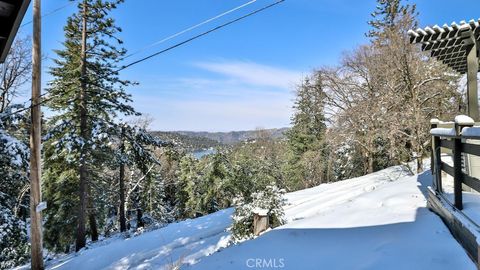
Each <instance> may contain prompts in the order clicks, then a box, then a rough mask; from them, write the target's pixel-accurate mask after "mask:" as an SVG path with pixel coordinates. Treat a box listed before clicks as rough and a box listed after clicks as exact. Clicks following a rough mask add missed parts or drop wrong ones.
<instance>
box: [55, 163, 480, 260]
mask: <svg viewBox="0 0 480 270" xmlns="http://www.w3.org/2000/svg"><path fill="white" fill-rule="evenodd" d="M430 179H431V176H430V174H428V173H424V174H422V175H420V176H408V175H406V173H405V171H404V170H402V169H401V168H400V167H392V168H389V169H386V170H383V171H381V172H377V173H375V174H371V175H367V176H364V177H359V178H355V179H350V180H346V181H342V182H337V183H333V184H325V185H320V186H318V187H315V188H311V189H306V190H301V191H298V192H293V193H289V194H288V195H287V197H288V200H289V205H288V206H286V209H285V211H286V215H287V218H288V220H289V223H288V224H286V225H285V226H282V227H279V228H276V229H274V230H271V231H269V232H267V233H265V234H264V235H262V236H260V237H258V238H256V239H254V240H251V241H247V242H244V243H242V244H240V245H237V246H230V247H228V248H224V247H225V246H226V244H227V242H228V239H229V235H228V233H227V232H225V229H226V228H227V227H228V226H229V225H230V223H231V218H230V215H231V213H232V211H233V210H232V209H227V210H223V211H219V212H217V213H214V214H212V215H208V216H205V217H202V218H198V219H194V220H187V221H184V222H179V223H175V224H171V225H169V226H167V227H165V228H162V229H159V230H156V231H152V232H148V233H145V234H143V235H141V236H139V237H135V238H131V239H128V240H123V239H117V240H114V241H112V242H111V243H109V244H107V245H103V246H98V247H94V248H91V249H88V250H84V251H82V252H80V254H78V255H76V256H70V257H65V258H61V259H59V260H56V261H53V262H51V263H49V266H48V268H49V269H173V267H174V266H176V265H178V264H183V266H182V269H183V268H188V269H202V270H204V269H272V268H275V269H276V268H282V269H433V268H435V269H475V265H474V264H473V263H472V262H471V261H470V259H469V258H468V257H467V255H466V253H465V252H464V250H463V249H462V248H461V247H460V245H459V244H458V243H457V242H456V241H455V240H454V239H453V237H452V236H451V235H450V233H449V232H448V229H447V228H446V227H445V225H444V224H443V223H442V221H441V220H440V218H438V217H437V216H436V215H435V214H433V213H432V212H430V211H428V210H427V208H426V200H425V197H424V192H425V188H426V187H425V184H423V185H421V183H422V182H423V183H427V182H428V183H429V182H430ZM216 251H218V252H216ZM210 254H211V256H208V255H210Z"/></svg>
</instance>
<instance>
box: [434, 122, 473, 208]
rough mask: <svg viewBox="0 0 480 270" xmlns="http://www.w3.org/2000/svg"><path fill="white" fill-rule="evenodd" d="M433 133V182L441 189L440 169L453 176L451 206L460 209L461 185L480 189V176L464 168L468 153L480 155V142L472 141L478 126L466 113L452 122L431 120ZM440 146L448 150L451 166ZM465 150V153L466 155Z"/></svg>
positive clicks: (438, 190) (461, 206) (440, 190)
mask: <svg viewBox="0 0 480 270" xmlns="http://www.w3.org/2000/svg"><path fill="white" fill-rule="evenodd" d="M431 127H432V129H431V134H432V161H431V162H432V163H431V168H432V174H433V176H434V183H433V186H434V188H435V190H436V191H437V192H439V193H443V188H442V172H445V173H447V174H449V175H451V176H452V177H453V190H454V191H453V193H454V206H455V207H456V208H457V209H459V210H462V209H463V198H462V185H466V186H468V187H470V188H472V189H474V190H476V191H477V192H480V180H479V179H478V178H476V177H473V176H471V175H470V174H469V173H467V172H468V171H469V169H468V168H467V167H468V166H467V159H468V158H469V157H468V155H473V156H478V157H480V145H478V144H472V143H471V141H472V140H480V127H474V122H473V120H472V119H470V118H468V117H464V116H463V117H457V118H456V119H455V122H449V123H446V122H440V121H438V120H436V119H434V120H432V121H431ZM442 148H444V149H448V150H446V151H447V152H450V153H451V157H452V160H453V166H452V165H450V164H447V163H445V162H444V161H442ZM467 154H468V155H467Z"/></svg>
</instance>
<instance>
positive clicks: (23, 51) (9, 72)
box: [0, 37, 32, 112]
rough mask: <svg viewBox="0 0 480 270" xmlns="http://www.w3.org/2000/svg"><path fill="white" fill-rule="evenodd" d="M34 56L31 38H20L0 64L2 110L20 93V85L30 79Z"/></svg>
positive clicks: (0, 106)
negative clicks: (32, 54)
mask: <svg viewBox="0 0 480 270" xmlns="http://www.w3.org/2000/svg"><path fill="white" fill-rule="evenodd" d="M31 70H32V56H31V46H30V39H29V38H28V37H25V38H18V39H16V40H15V42H14V43H13V46H12V48H11V50H10V52H9V54H8V56H7V59H6V60H5V63H3V64H0V112H3V111H4V110H5V108H7V107H8V106H9V105H10V103H11V102H12V99H13V98H14V97H15V96H17V95H18V94H19V91H20V87H21V86H22V85H24V84H25V83H26V82H28V80H29V79H30V73H31Z"/></svg>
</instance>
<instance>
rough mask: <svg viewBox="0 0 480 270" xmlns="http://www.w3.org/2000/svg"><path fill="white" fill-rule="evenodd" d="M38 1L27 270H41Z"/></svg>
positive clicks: (36, 6) (35, 9) (36, 4)
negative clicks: (28, 268) (30, 258)
mask: <svg viewBox="0 0 480 270" xmlns="http://www.w3.org/2000/svg"><path fill="white" fill-rule="evenodd" d="M40 1H41V0H34V1H33V49H32V65H33V66H32V108H31V132H30V239H31V245H32V246H31V250H32V261H31V268H32V269H33V270H39V269H44V267H43V254H42V214H41V209H40V207H39V204H40V202H41V200H42V192H41V147H42V145H41V143H42V141H41V137H42V112H41V108H40V96H41V91H42V90H41V87H42V86H41V69H42V63H41V61H42V60H41V54H42V48H41V34H42V32H41V30H42V29H41V3H40Z"/></svg>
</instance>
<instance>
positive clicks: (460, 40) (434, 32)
mask: <svg viewBox="0 0 480 270" xmlns="http://www.w3.org/2000/svg"><path fill="white" fill-rule="evenodd" d="M479 34H480V19H478V20H470V21H468V22H466V21H461V22H460V23H456V22H453V23H451V24H450V25H447V24H444V25H443V26H438V25H435V26H432V27H430V26H427V27H425V28H423V29H422V28H418V29H416V30H413V29H412V30H409V31H408V35H409V36H410V43H412V44H416V43H419V44H422V50H423V51H429V52H430V55H431V56H432V57H435V58H437V59H438V60H439V61H441V62H443V63H444V64H446V65H448V66H449V67H451V68H452V69H454V70H455V71H457V72H459V73H461V74H464V73H466V72H467V48H468V46H469V45H471V44H473V43H474V42H475V41H478V40H479Z"/></svg>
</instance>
